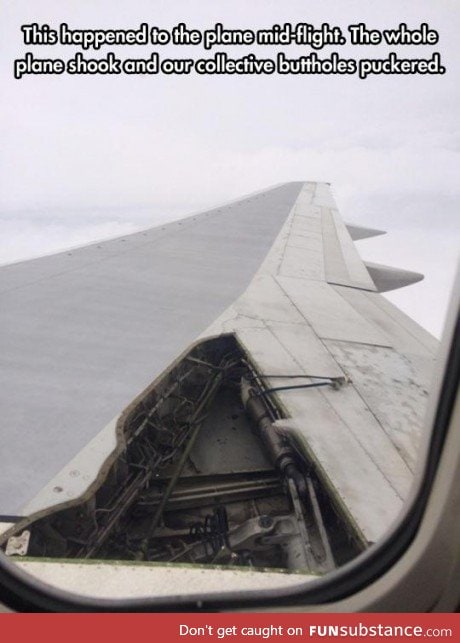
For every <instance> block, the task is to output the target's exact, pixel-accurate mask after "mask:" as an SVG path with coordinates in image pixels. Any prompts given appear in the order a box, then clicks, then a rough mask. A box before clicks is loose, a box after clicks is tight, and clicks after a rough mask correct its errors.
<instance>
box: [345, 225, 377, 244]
mask: <svg viewBox="0 0 460 643" xmlns="http://www.w3.org/2000/svg"><path fill="white" fill-rule="evenodd" d="M345 225H346V226H347V230H348V232H349V233H350V237H351V238H352V239H353V241H358V240H359V239H369V238H370V237H378V236H380V235H381V234H386V231H385V230H374V228H363V227H362V226H357V225H353V224H352V223H346V224H345Z"/></svg>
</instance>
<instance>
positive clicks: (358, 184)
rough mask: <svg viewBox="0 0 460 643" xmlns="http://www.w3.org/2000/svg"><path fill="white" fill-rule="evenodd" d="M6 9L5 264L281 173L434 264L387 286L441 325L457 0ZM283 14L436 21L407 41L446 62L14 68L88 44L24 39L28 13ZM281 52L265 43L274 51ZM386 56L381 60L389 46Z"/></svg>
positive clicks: (118, 21) (116, 20)
mask: <svg viewBox="0 0 460 643" xmlns="http://www.w3.org/2000/svg"><path fill="white" fill-rule="evenodd" d="M2 8H3V11H2V19H1V23H0V30H1V33H0V43H1V45H0V46H1V57H0V66H1V68H0V74H1V87H2V99H3V100H2V101H1V106H0V136H1V141H2V148H1V149H2V152H1V165H0V185H1V188H2V189H1V193H0V224H1V235H2V243H1V249H0V263H5V262H8V261H14V260H18V259H24V258H29V257H31V256H37V255H40V254H43V253H49V252H52V251H55V250H57V249H60V248H62V247H67V246H72V245H76V244H80V243H86V242H88V241H91V240H94V239H97V238H104V237H110V236H114V235H118V234H126V233H128V232H131V231H135V230H138V229H140V228H143V227H147V226H149V225H154V224H155V223H156V222H158V221H159V220H160V219H161V220H164V219H168V218H173V217H178V216H180V215H182V214H187V213H189V212H191V211H195V210H199V209H203V208H205V207H208V206H212V205H213V204H214V203H216V202H223V201H225V200H227V199H232V198H235V197H237V196H238V195H240V194H244V193H246V192H251V191H254V190H257V189H260V188H263V187H265V186H269V185H271V184H274V183H279V182H282V181H290V180H298V179H306V180H325V181H330V182H331V183H332V184H333V189H334V194H335V197H336V200H337V203H338V206H339V209H340V211H341V213H342V215H343V217H344V219H345V220H349V221H353V222H358V223H359V222H361V223H363V224H367V225H372V226H375V227H379V228H382V229H384V230H388V232H389V234H388V235H386V236H385V237H380V238H378V239H373V240H368V241H363V242H360V245H359V247H360V252H361V254H362V256H363V257H364V258H366V259H369V260H373V261H380V262H382V263H389V264H393V265H400V266H401V267H405V268H408V269H414V270H417V271H420V272H423V273H425V275H426V280H425V281H424V282H422V283H421V284H418V285H415V286H412V287H410V288H406V289H404V290H402V291H398V292H397V293H394V294H392V295H390V298H391V299H392V300H393V301H395V302H396V303H397V304H398V305H399V306H401V307H402V308H404V310H406V311H407V312H409V314H411V315H412V316H414V317H415V318H416V319H417V320H418V321H419V323H421V324H422V325H424V326H425V327H426V328H428V330H430V331H431V332H433V333H434V334H436V335H439V334H440V331H441V328H442V320H443V316H444V311H445V307H446V302H447V299H448V292H449V289H450V286H451V282H452V278H453V274H454V269H455V263H456V253H457V250H458V246H459V229H460V225H459V212H458V204H459V192H460V182H459V181H458V174H459V169H460V163H459V149H460V137H459V125H458V113H459V111H460V101H459V91H460V90H459V83H458V78H459V72H460V69H459V67H460V65H459V47H458V33H459V30H460V3H458V2H457V1H456V0H432V1H430V2H428V1H423V0H387V2H372V1H370V0H361V1H353V0H351V1H347V2H344V1H343V0H336V1H328V0H318V1H309V0H303V1H296V0H285V1H284V2H283V3H281V2H279V1H278V0H277V1H271V0H252V1H251V2H247V1H243V0H232V1H229V0H220V1H219V2H216V1H215V0H209V1H208V0H187V1H175V2H161V1H154V0H130V2H121V1H114V0H91V1H89V0H74V1H70V0H67V1H66V2H62V0H40V1H39V2H33V3H32V2H30V1H27V0H12V1H5V0H4V1H3V3H2ZM288 21H290V22H309V23H313V24H315V25H320V24H321V23H322V22H324V21H328V22H330V23H333V24H335V25H339V26H341V27H342V28H343V29H344V30H345V31H346V27H347V25H348V24H352V23H357V22H366V23H367V24H368V26H369V27H372V28H389V27H395V26H397V25H398V24H399V23H400V22H402V21H405V22H407V23H408V25H409V26H411V27H414V28H415V27H418V26H419V25H420V23H421V22H428V23H429V24H430V25H431V26H432V27H433V28H436V29H437V30H438V31H439V33H440V44H439V45H438V46H436V47H435V48H432V47H424V48H415V47H406V48H404V49H403V50H399V52H400V53H401V51H402V52H403V53H405V55H406V56H407V57H417V56H418V57H429V56H430V55H431V53H432V52H433V51H434V50H438V51H440V52H441V55H442V57H443V62H444V64H445V65H446V67H447V68H448V73H447V74H446V75H444V76H440V77H436V76H435V77H428V76H416V77H396V76H385V77H383V76H382V77H374V78H370V79H367V80H366V81H362V80H359V79H358V78H353V77H346V76H344V77H335V76H323V77H313V76H289V77H281V76H267V77H263V76H261V77H252V76H247V77H243V76H238V77H232V76H220V77H219V76H208V77H198V76H196V75H192V76H190V77H161V76H145V77H127V76H112V77H110V76H109V77H103V76H95V77H87V76H86V77H83V76H79V77H68V76H56V77H52V76H26V77H24V78H23V79H22V80H20V81H17V80H14V79H13V71H12V70H13V60H14V58H17V57H22V56H23V55H24V53H25V52H26V51H32V50H33V51H34V53H35V55H36V56H37V57H57V56H58V55H62V56H63V57H70V56H73V55H74V54H75V53H76V51H77V50H78V49H77V48H72V47H68V48H65V49H63V48H59V47H40V48H39V47H34V48H32V47H26V46H25V45H24V44H23V42H22V34H21V32H20V26H21V24H25V23H31V22H38V23H40V24H42V23H45V22H46V23H48V24H50V26H51V27H57V26H58V25H59V23H61V22H67V23H68V24H69V26H70V27H71V28H77V27H78V28H90V27H101V28H106V29H107V28H138V26H139V24H140V23H141V22H148V23H149V24H150V25H158V26H162V27H172V26H174V25H175V24H177V23H178V22H186V23H187V25H188V26H190V27H197V28H199V27H201V28H203V27H206V28H209V27H212V26H213V25H214V23H215V22H223V23H224V25H225V26H228V27H233V28H237V27H240V28H244V27H248V28H258V27H259V28H263V27H271V26H272V25H273V24H274V23H284V22H288ZM115 49H116V53H117V54H118V55H119V56H120V57H127V56H128V55H136V56H139V57H140V56H142V55H143V54H145V56H146V57H147V56H148V55H149V54H150V52H151V51H152V47H151V46H149V47H146V48H144V49H142V48H136V50H135V52H134V54H133V51H132V50H131V49H126V48H122V47H116V48H114V47H108V48H104V49H102V50H101V51H100V52H99V53H94V54H91V55H92V56H96V57H97V56H103V55H105V53H106V52H107V51H108V50H115ZM220 49H222V48H220ZM334 49H336V48H331V49H324V50H323V51H322V52H319V55H320V56H325V55H326V54H328V55H329V54H330V53H331V51H333V50H334ZM393 49H394V48H393ZM228 51H229V54H233V55H237V54H239V55H243V54H244V53H249V52H250V51H255V50H254V48H246V49H238V50H234V49H233V50H231V49H229V50H228ZM276 51H277V49H276V48H275V50H273V51H271V52H270V50H269V49H267V48H264V49H263V54H264V55H265V56H267V55H268V54H269V53H271V54H272V55H273V53H274V52H276ZM310 51H311V50H309V49H308V48H304V49H303V50H302V49H301V48H292V49H291V50H290V52H289V53H290V54H292V55H293V54H294V53H295V52H297V55H300V54H308V53H310ZM341 51H342V52H343V55H344V56H351V55H352V54H353V53H354V54H355V55H361V56H363V55H364V53H367V52H365V50H363V49H359V50H358V49H356V48H353V49H350V48H344V49H341ZM377 52H381V53H382V54H385V55H386V53H387V52H388V49H387V48H385V47H383V48H379V49H378V50H376V51H375V53H376V54H377ZM169 53H172V50H169ZM174 53H175V54H176V55H178V54H179V53H180V54H181V55H183V56H185V55H187V56H188V55H189V54H190V51H189V50H187V49H185V48H181V49H180V52H178V51H177V50H176V51H175V52H174ZM198 53H200V54H201V53H202V52H201V50H199V52H198ZM256 53H257V52H256ZM87 55H89V54H87Z"/></svg>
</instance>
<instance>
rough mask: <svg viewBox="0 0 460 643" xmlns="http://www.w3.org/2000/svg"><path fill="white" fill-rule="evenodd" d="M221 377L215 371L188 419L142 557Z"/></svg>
mask: <svg viewBox="0 0 460 643" xmlns="http://www.w3.org/2000/svg"><path fill="white" fill-rule="evenodd" d="M222 379H223V371H221V372H219V373H217V375H215V376H214V378H213V379H212V380H211V383H210V385H209V386H208V387H207V390H206V391H205V393H204V395H203V397H202V399H201V400H200V403H199V404H198V406H197V408H196V409H195V412H194V413H193V416H192V418H191V420H190V426H194V428H193V429H192V433H191V435H190V438H189V439H188V440H187V444H186V446H185V448H184V450H183V452H182V455H181V457H180V459H179V462H178V463H177V465H176V468H175V469H174V473H173V475H172V477H171V479H170V481H169V483H168V486H167V487H166V490H165V492H164V494H163V497H162V499H161V502H160V504H159V505H158V507H157V509H156V511H155V514H154V516H153V518H152V522H151V523H150V526H149V528H148V531H147V535H146V536H145V537H144V539H143V541H142V543H141V553H142V555H143V557H144V558H145V556H146V553H147V548H148V544H149V540H150V539H151V538H152V537H153V535H154V533H155V529H156V528H157V526H158V523H159V522H160V519H161V516H162V515H163V511H164V508H165V506H166V503H167V502H168V500H169V497H170V496H171V493H172V491H173V489H174V487H175V486H176V483H177V480H178V479H179V477H180V475H181V473H182V470H183V468H184V466H185V463H186V462H187V459H188V457H189V455H190V452H191V450H192V448H193V445H194V444H195V441H196V439H197V437H198V433H199V431H200V429H201V427H202V425H203V420H204V418H203V417H201V415H202V412H203V410H204V409H205V407H206V405H207V404H208V403H209V401H210V400H211V399H212V397H213V395H214V393H215V392H216V390H217V389H218V387H219V386H220V384H221V382H222Z"/></svg>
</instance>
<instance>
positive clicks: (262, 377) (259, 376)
mask: <svg viewBox="0 0 460 643" xmlns="http://www.w3.org/2000/svg"><path fill="white" fill-rule="evenodd" d="M269 377H274V378H279V379H292V380H296V379H305V378H308V379H310V378H311V379H313V380H332V377H326V376H325V375H265V374H263V375H253V376H252V377H251V378H249V379H250V380H255V379H262V380H263V379H266V378H269Z"/></svg>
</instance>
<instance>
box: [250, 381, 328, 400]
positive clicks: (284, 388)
mask: <svg viewBox="0 0 460 643" xmlns="http://www.w3.org/2000/svg"><path fill="white" fill-rule="evenodd" d="M332 384H333V382H332V381H329V382H316V383H315V384H298V385H296V386H275V387H274V388H267V389H265V390H263V391H258V392H257V393H256V394H255V395H256V396H257V397H259V396H260V397H261V396H264V395H268V394H269V393H275V392H276V391H289V390H292V389H300V388H318V387H319V386H331V385H332Z"/></svg>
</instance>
